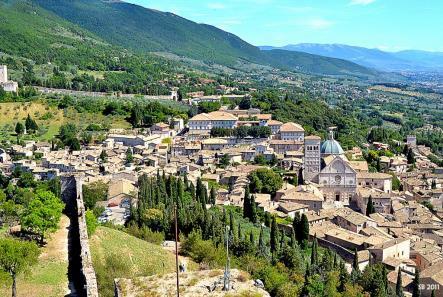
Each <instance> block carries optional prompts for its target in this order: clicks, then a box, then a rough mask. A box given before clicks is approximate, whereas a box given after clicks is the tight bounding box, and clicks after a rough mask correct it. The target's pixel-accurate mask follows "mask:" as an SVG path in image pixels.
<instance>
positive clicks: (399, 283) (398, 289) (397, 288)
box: [395, 268, 404, 297]
mask: <svg viewBox="0 0 443 297" xmlns="http://www.w3.org/2000/svg"><path fill="white" fill-rule="evenodd" d="M395 294H396V296H397V297H403V296H404V295H403V286H402V281H401V269H400V268H398V274H397V284H396V286H395Z"/></svg>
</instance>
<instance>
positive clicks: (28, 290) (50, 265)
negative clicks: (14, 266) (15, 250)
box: [0, 215, 71, 297]
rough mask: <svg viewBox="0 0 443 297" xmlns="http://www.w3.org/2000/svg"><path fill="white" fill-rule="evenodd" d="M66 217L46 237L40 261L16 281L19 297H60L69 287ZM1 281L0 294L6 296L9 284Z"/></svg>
mask: <svg viewBox="0 0 443 297" xmlns="http://www.w3.org/2000/svg"><path fill="white" fill-rule="evenodd" d="M69 224H70V221H69V218H68V217H66V216H65V215H63V216H62V217H61V220H60V224H59V229H58V230H57V231H56V232H55V233H53V234H51V235H49V236H48V238H47V239H46V241H47V244H46V246H45V247H43V248H42V250H41V254H40V256H39V261H38V263H37V264H36V265H35V266H32V267H31V269H30V271H29V273H27V274H21V275H20V276H19V278H18V281H17V291H18V297H60V296H65V295H67V294H70V293H71V292H70V291H69V290H68V276H67V273H68V228H69ZM9 285H10V284H9V282H8V283H7V284H4V286H2V284H1V283H0V296H9V295H10V287H9Z"/></svg>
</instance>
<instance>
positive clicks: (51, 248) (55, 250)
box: [40, 215, 70, 262]
mask: <svg viewBox="0 0 443 297" xmlns="http://www.w3.org/2000/svg"><path fill="white" fill-rule="evenodd" d="M69 224H70V222H69V218H68V217H67V216H65V215H62V217H61V219H60V225H59V229H58V230H57V231H56V232H55V233H54V234H52V235H51V238H50V239H49V240H48V244H47V245H46V246H45V247H44V250H43V253H42V254H41V255H40V260H47V259H51V260H55V261H66V262H68V230H69Z"/></svg>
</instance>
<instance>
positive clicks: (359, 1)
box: [349, 0, 375, 5]
mask: <svg viewBox="0 0 443 297" xmlns="http://www.w3.org/2000/svg"><path fill="white" fill-rule="evenodd" d="M374 2H375V0H351V3H349V4H351V5H368V4H371V3H374Z"/></svg>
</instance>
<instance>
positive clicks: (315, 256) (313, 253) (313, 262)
mask: <svg viewBox="0 0 443 297" xmlns="http://www.w3.org/2000/svg"><path fill="white" fill-rule="evenodd" d="M317 248H318V243H317V235H314V240H313V242H312V251H311V267H314V268H315V267H317V266H318V250H317Z"/></svg>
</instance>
